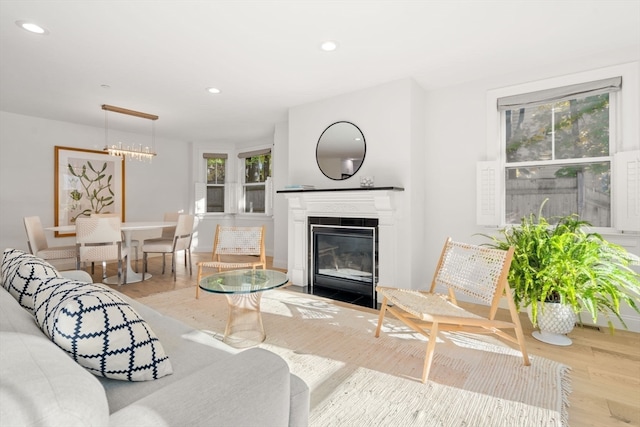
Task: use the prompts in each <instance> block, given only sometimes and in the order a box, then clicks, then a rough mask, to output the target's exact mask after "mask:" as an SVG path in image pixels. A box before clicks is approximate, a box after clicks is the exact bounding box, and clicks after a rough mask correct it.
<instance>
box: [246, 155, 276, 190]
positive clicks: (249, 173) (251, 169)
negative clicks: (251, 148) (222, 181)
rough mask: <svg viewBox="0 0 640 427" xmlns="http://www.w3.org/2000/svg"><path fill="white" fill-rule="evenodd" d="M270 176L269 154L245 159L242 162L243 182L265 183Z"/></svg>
mask: <svg viewBox="0 0 640 427" xmlns="http://www.w3.org/2000/svg"><path fill="white" fill-rule="evenodd" d="M269 176H271V154H262V155H259V156H253V157H247V158H246V159H245V160H244V182H245V183H247V184H250V183H256V182H265V181H266V180H267V178H268V177H269Z"/></svg>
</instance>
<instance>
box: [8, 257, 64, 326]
mask: <svg viewBox="0 0 640 427" xmlns="http://www.w3.org/2000/svg"><path fill="white" fill-rule="evenodd" d="M1 268H2V285H3V287H4V288H5V289H6V290H8V291H9V293H10V294H11V295H13V297H14V298H15V299H16V300H17V301H18V302H19V303H20V305H21V306H22V307H24V308H25V309H26V310H27V311H29V312H30V313H31V314H33V294H34V293H35V292H36V291H37V289H38V287H39V286H40V285H41V284H42V283H45V282H47V281H49V280H52V279H57V278H59V277H60V273H59V272H58V270H56V269H55V268H54V267H53V266H52V265H51V264H49V263H48V262H46V261H45V260H43V259H40V258H38V257H36V256H34V255H31V254H28V253H26V252H23V251H21V250H18V249H6V250H5V251H4V254H3V257H2V267H1Z"/></svg>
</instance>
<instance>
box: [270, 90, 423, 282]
mask: <svg viewBox="0 0 640 427" xmlns="http://www.w3.org/2000/svg"><path fill="white" fill-rule="evenodd" d="M423 106H424V93H423V91H422V89H421V88H419V87H418V86H417V84H416V83H415V82H414V81H413V80H411V79H403V80H398V81H393V82H390V83H386V84H383V85H379V86H376V87H374V88H371V89H366V90H361V91H357V92H352V93H348V94H345V95H342V96H338V97H334V98H331V99H325V100H321V101H317V102H313V103H310V104H305V105H300V106H297V107H293V108H291V109H290V110H289V153H288V155H289V159H288V163H289V173H288V179H287V182H286V183H283V186H284V185H286V184H307V185H314V186H315V187H316V188H318V189H320V188H328V189H332V188H354V187H356V188H357V187H359V185H360V184H359V183H360V177H361V176H373V177H375V186H376V187H389V186H395V187H404V189H405V191H404V192H399V193H397V194H396V195H395V199H396V200H397V204H398V215H399V216H398V217H397V218H396V222H397V223H398V224H399V226H398V235H397V236H395V237H396V243H395V246H396V247H395V248H394V249H393V252H394V253H396V254H398V256H396V259H397V262H398V264H397V266H396V268H395V271H396V277H397V278H398V283H397V285H398V286H402V287H423V286H422V284H423V282H424V281H423V278H424V263H423V262H421V260H419V259H420V250H419V249H418V247H422V242H421V239H419V238H417V239H416V238H414V237H413V236H423V235H424V232H423V230H424V221H423V220H422V217H423V213H424V212H423V211H424V208H423V203H424V202H423V199H424V198H423V194H424V186H425V181H424V180H423V179H422V176H423V174H424V172H423V170H424V168H425V164H424V156H423V148H424V122H423V117H424V115H423V114H424V113H423ZM338 121H348V122H352V123H354V124H355V125H356V126H358V127H359V128H360V130H361V131H362V133H363V135H364V138H365V142H366V155H365V159H364V162H363V164H362V167H361V168H360V170H359V171H358V172H357V173H356V174H355V175H354V176H353V177H351V178H349V179H346V180H342V181H335V180H331V179H329V178H327V177H326V176H325V175H324V174H323V173H322V172H321V171H320V169H319V168H318V165H317V163H316V157H315V151H316V145H317V142H318V138H319V137H320V135H321V134H322V132H323V131H324V130H325V129H326V127H327V126H329V125H331V124H333V123H335V122H338ZM282 188H283V187H278V188H277V189H282ZM277 198H278V199H279V203H280V202H281V201H282V200H283V199H284V195H282V194H279V195H277ZM278 227H279V229H278V230H277V232H278V233H279V234H281V235H285V236H286V235H287V234H286V233H287V229H286V228H285V227H282V225H281V224H278ZM280 227H282V228H280ZM412 242H419V243H417V244H416V246H415V247H414V245H413V243H412ZM416 249H417V253H416ZM416 260H419V261H418V262H416ZM386 285H390V286H393V285H395V284H391V283H389V284H386Z"/></svg>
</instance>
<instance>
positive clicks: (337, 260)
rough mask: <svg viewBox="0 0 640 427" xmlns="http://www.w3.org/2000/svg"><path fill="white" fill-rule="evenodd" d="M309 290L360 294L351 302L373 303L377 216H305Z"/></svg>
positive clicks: (376, 259)
mask: <svg viewBox="0 0 640 427" xmlns="http://www.w3.org/2000/svg"><path fill="white" fill-rule="evenodd" d="M308 224H309V230H308V236H309V242H308V247H309V272H308V274H309V277H308V283H309V291H310V293H313V294H315V295H332V293H331V291H339V293H334V294H333V295H341V298H342V299H346V300H347V301H350V302H351V297H350V295H351V294H353V295H355V296H360V295H361V296H363V297H364V298H356V299H355V300H354V301H355V302H354V303H356V304H358V305H364V306H368V307H372V308H376V307H377V299H376V292H375V286H376V284H377V281H378V220H377V219H376V218H348V217H346V218H343V217H309V218H308Z"/></svg>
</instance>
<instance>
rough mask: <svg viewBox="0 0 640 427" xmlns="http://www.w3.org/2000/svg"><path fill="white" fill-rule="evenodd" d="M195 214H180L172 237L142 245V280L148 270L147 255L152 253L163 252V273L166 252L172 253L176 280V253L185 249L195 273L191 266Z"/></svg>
mask: <svg viewBox="0 0 640 427" xmlns="http://www.w3.org/2000/svg"><path fill="white" fill-rule="evenodd" d="M194 223H195V216H194V215H188V214H180V215H178V221H177V224H176V230H175V232H174V234H173V236H172V237H171V239H157V240H148V241H145V242H144V244H143V245H142V280H144V275H145V273H146V272H147V256H148V254H150V253H161V254H163V256H162V274H164V271H165V257H164V255H165V254H171V255H172V256H171V272H172V273H173V280H174V281H175V280H176V255H177V252H180V251H185V259H186V258H188V260H189V261H188V264H189V274H190V275H191V274H193V269H192V267H191V239H192V237H193V225H194Z"/></svg>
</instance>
